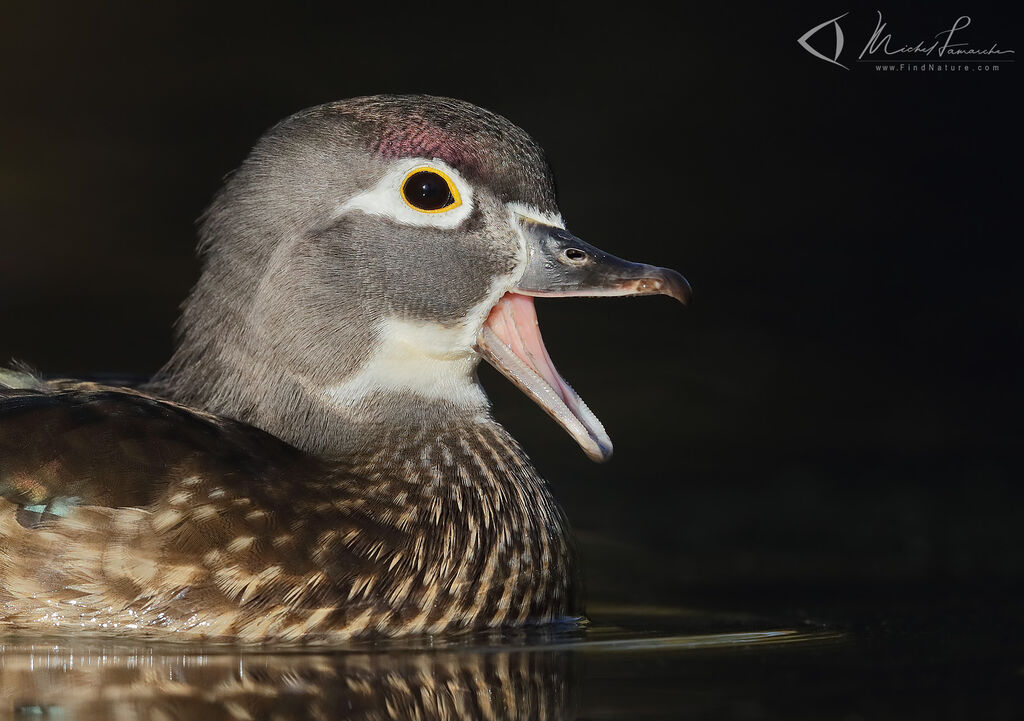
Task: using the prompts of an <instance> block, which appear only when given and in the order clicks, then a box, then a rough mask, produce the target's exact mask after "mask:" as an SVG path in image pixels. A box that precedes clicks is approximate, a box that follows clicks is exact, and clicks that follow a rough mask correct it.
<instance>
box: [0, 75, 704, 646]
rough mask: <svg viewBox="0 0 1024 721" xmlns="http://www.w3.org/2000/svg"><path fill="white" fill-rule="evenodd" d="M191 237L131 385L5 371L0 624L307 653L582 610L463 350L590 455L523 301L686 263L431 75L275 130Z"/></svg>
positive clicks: (631, 289) (607, 289)
mask: <svg viewBox="0 0 1024 721" xmlns="http://www.w3.org/2000/svg"><path fill="white" fill-rule="evenodd" d="M198 253H199V256H200V258H201V272H200V276H199V279H198V281H197V283H196V285H195V287H194V289H193V290H192V291H191V293H190V295H189V296H188V298H187V300H186V301H185V303H184V305H183V310H182V315H181V318H180V320H179V322H178V325H177V327H176V338H177V342H176V348H175V350H174V352H173V354H172V356H171V358H170V360H169V361H168V362H167V363H166V365H165V366H163V367H162V368H161V369H160V370H159V371H158V372H157V373H156V375H155V376H154V377H153V378H152V379H151V380H150V381H148V382H147V383H145V384H142V385H140V386H137V387H129V386H115V385H104V384H102V383H95V382H90V381H83V380H76V379H61V378H56V379H45V378H44V377H42V376H40V375H38V374H36V373H33V372H29V371H26V370H24V369H19V368H12V369H8V370H5V371H3V372H2V373H0V628H3V629H5V630H7V631H18V630H29V631H33V632H36V631H54V632H56V633H60V634H67V633H85V634H100V635H103V636H132V637H143V638H155V639H158V640H185V641H191V640H201V641H227V642H234V643H254V644H265V643H288V642H300V643H310V644H316V643H337V642H344V641H349V640H353V639H364V638H383V637H396V636H407V635H415V634H421V635H440V634H448V633H459V632H466V631H474V630H477V631H479V630H486V629H503V628H512V627H524V626H538V625H550V624H559V623H570V624H571V623H576V622H579V621H580V620H581V619H582V618H583V609H582V604H581V599H580V593H579V580H578V572H577V569H576V563H575V555H576V554H575V551H574V546H573V541H572V537H571V533H570V529H569V524H568V522H567V520H566V515H565V513H564V512H563V510H562V508H561V507H560V506H559V504H558V502H557V501H556V500H555V498H554V497H553V495H552V493H551V491H550V489H549V487H548V485H547V483H546V482H545V481H544V480H543V479H542V478H541V477H540V475H539V474H538V472H537V470H536V469H535V468H534V466H533V465H532V463H531V462H530V460H529V458H528V456H527V455H526V453H525V452H524V451H523V449H522V448H521V447H520V445H519V444H518V443H517V442H516V440H515V439H514V438H513V437H512V436H511V435H510V434H509V432H508V431H507V430H506V429H505V428H503V427H502V426H501V425H500V424H499V423H498V422H497V421H496V420H495V418H494V416H493V414H492V412H491V406H490V402H489V400H488V398H487V396H486V394H485V392H484V390H483V388H482V386H481V385H480V383H479V380H478V378H477V367H478V364H479V362H480V360H481V359H483V360H486V361H487V362H488V363H489V364H491V365H493V366H494V367H495V368H496V369H497V370H498V371H499V372H500V373H501V374H502V375H504V376H505V377H507V378H508V379H509V380H510V381H511V382H512V383H514V384H515V385H516V386H517V387H518V388H519V389H521V390H522V391H523V392H524V393H525V394H526V395H527V396H528V397H530V398H531V399H532V400H533V401H535V402H536V403H537V404H538V405H539V406H540V408H542V409H543V410H544V411H545V412H546V413H547V414H548V415H550V416H551V417H552V418H553V419H554V420H555V422H556V423H557V424H558V425H559V426H561V427H562V428H563V429H564V430H565V431H566V432H567V433H568V434H569V435H570V436H571V437H572V439H574V440H575V441H576V443H577V444H578V445H579V446H580V448H581V449H582V450H583V452H584V453H585V454H586V455H587V456H588V457H589V458H591V459H593V460H595V461H604V460H607V459H608V458H609V457H610V455H611V453H612V444H611V441H610V439H609V436H608V433H607V432H606V431H605V429H604V427H603V426H602V424H601V422H600V421H599V420H598V418H597V416H596V415H595V414H594V413H593V412H592V411H591V410H590V409H589V408H588V407H587V405H586V404H585V403H584V402H583V400H582V399H581V398H580V396H579V395H578V394H577V393H576V392H575V391H574V390H573V389H572V388H571V387H570V386H569V384H568V383H566V382H565V380H564V379H563V378H562V376H561V375H560V374H559V373H558V371H557V370H556V369H555V366H554V364H553V362H552V360H551V357H550V355H549V354H548V352H547V350H546V348H545V345H544V342H543V339H542V336H541V333H540V330H539V326H538V322H537V314H536V308H535V298H537V297H544V298H547V297H570V296H627V295H651V294H661V295H667V296H670V297H672V298H675V299H676V300H678V301H681V302H683V303H684V304H685V303H686V302H687V301H688V300H689V299H690V296H691V289H690V285H689V283H688V282H687V281H686V279H685V278H683V276H681V275H680V274H679V273H677V272H675V271H673V270H669V269H666V268H660V267H656V266H652V265H646V264H641V263H632V262H628V261H625V260H622V259H620V258H617V257H615V256H613V255H610V254H608V253H605V252H603V251H601V250H599V249H597V248H595V247H593V246H591V245H588V244H587V243H585V242H583V241H582V240H580V239H579V238H577V237H575V236H574V235H572V234H571V233H570V232H569V231H568V230H566V226H565V223H564V221H563V219H562V216H561V214H560V212H559V210H558V206H557V202H556V198H555V190H554V179H553V175H552V172H551V169H550V167H549V165H548V163H547V161H546V159H545V155H544V152H543V150H542V149H541V148H540V146H539V145H538V144H537V143H536V142H535V141H534V140H533V139H532V138H531V137H530V136H529V135H528V134H527V133H526V132H525V131H523V130H521V129H520V128H519V127H517V126H516V125H514V124H513V123H511V122H510V121H508V120H506V119H505V118H504V117H502V116H500V115H498V114H496V113H493V112H490V111H488V110H484V109H482V108H480V107H477V106H475V105H473V104H471V103H469V102H466V101H462V100H456V99H451V98H443V97H435V96H427V95H378V96H369V97H361V98H354V99H348V100H343V101H339V102H333V103H328V104H325V105H320V106H317V107H313V108H309V109H306V110H303V111H300V112H298V113H296V114H294V115H292V116H290V117H288V118H287V119H285V120H283V121H281V122H279V123H278V124H277V125H275V126H274V127H272V128H271V129H270V130H269V131H267V132H266V134H265V135H264V136H263V137H262V138H260V139H259V141H258V142H257V143H256V145H255V147H254V148H253V150H252V151H251V153H250V154H249V155H248V157H247V158H246V159H245V160H244V162H243V163H242V164H241V166H240V167H239V168H238V169H237V170H236V171H235V172H234V173H233V174H231V175H230V176H229V177H228V178H227V180H226V182H225V183H224V185H223V187H222V188H221V189H220V190H219V192H218V193H217V194H216V197H215V198H214V200H213V201H212V204H211V205H210V207H209V208H208V209H207V210H206V211H205V213H204V215H203V216H202V219H201V222H200V231H199V246H198Z"/></svg>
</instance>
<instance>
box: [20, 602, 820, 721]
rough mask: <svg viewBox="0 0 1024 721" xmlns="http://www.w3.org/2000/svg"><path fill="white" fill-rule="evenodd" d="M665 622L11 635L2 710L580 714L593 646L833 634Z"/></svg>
mask: <svg viewBox="0 0 1024 721" xmlns="http://www.w3.org/2000/svg"><path fill="white" fill-rule="evenodd" d="M650 620H651V619H647V622H648V623H649V622H650ZM658 620H659V621H662V622H664V621H665V619H663V618H661V619H658ZM677 620H678V619H677ZM669 626H672V624H668V625H665V624H664V623H663V625H662V630H661V631H660V632H655V631H651V630H649V629H650V628H651V626H648V627H647V629H648V630H643V631H638V630H637V629H636V628H624V627H622V626H616V625H610V624H606V625H596V626H592V627H590V628H588V629H585V630H573V631H546V632H539V631H534V632H531V633H526V634H519V635H516V636H509V635H503V636H493V635H491V636H487V637H480V636H476V637H462V638H454V639H450V640H448V641H445V642H440V641H429V640H426V641H420V642H408V641H406V642H401V643H397V642H396V643H391V644H386V645H380V644H378V645H375V646H372V647H363V648H349V649H345V650H331V651H323V650H316V651H307V650H302V649H291V650H287V649H286V650H281V651H275V652H267V651H259V650H253V649H249V650H245V649H237V648H231V647H208V648H196V647H194V646H175V645H150V646H144V647H139V646H130V645H117V644H110V643H105V642H103V641H101V640H97V641H67V640H65V639H60V640H55V641H53V642H50V643H34V644H29V643H23V642H18V641H16V640H11V641H9V642H8V643H6V644H0V695H2V698H3V709H2V711H0V717H3V718H6V717H13V718H16V719H61V720H62V721H70V720H72V719H80V720H83V721H94V720H95V721H108V720H113V719H116V720H117V721H133V720H135V719H161V720H166V721H170V720H172V719H190V720H198V719H203V720H206V719H209V720H211V721H213V720H217V719H232V720H235V719H280V720H282V721H283V720H284V719H337V718H345V719H419V720H421V721H432V720H434V719H437V720H443V719H493V720H495V721H498V720H501V721H504V720H506V719H535V720H537V719H551V720H552V721H555V720H563V719H573V718H575V717H576V714H577V710H578V706H579V703H578V698H579V696H580V694H579V688H578V687H579V677H580V660H581V659H584V658H587V657H588V656H590V657H598V656H599V657H602V658H606V657H608V656H609V655H613V656H616V657H618V656H621V657H622V661H623V663H626V664H629V663H631V662H632V661H631V660H630V659H635V658H636V654H637V653H638V652H640V653H647V654H655V655H658V656H661V655H663V654H668V653H674V652H688V651H696V650H698V649H707V648H717V649H729V648H735V647H747V646H750V645H759V646H760V645H774V644H789V643H792V642H795V641H803V642H807V641H813V640H821V639H822V638H824V637H825V636H828V635H829V634H822V633H820V632H815V633H809V632H805V631H796V630H792V629H764V628H762V629H756V628H742V627H737V625H736V624H735V623H733V626H732V628H731V629H730V630H728V631H726V630H724V629H718V628H707V627H705V628H703V629H702V630H701V632H693V629H686V628H680V627H675V628H669ZM833 636H834V634H833ZM8 715H9V716H8Z"/></svg>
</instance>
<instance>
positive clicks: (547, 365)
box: [477, 218, 692, 462]
mask: <svg viewBox="0 0 1024 721" xmlns="http://www.w3.org/2000/svg"><path fill="white" fill-rule="evenodd" d="M519 222H520V223H522V226H523V230H524V235H525V236H526V238H527V246H528V249H529V261H528V263H527V266H526V272H525V273H524V274H523V277H522V279H521V280H520V281H519V282H518V283H517V284H516V287H515V288H514V289H513V290H512V291H510V292H508V293H506V294H505V295H504V296H502V298H501V300H499V301H498V303H497V304H496V305H495V306H494V308H492V309H491V313H490V315H489V316H488V317H487V320H486V321H485V322H484V325H483V327H482V328H481V329H480V335H479V337H478V338H477V348H478V349H479V351H480V353H481V354H482V355H483V357H484V358H486V359H487V361H488V362H489V363H490V364H491V365H492V366H494V367H495V368H497V369H498V370H499V371H500V372H501V373H502V375H504V376H505V377H506V378H508V379H509V380H510V381H512V382H513V383H514V384H516V385H517V386H518V387H519V389H520V390H522V391H523V392H524V393H526V395H528V396H529V397H530V398H532V399H533V400H534V401H535V402H536V403H537V404H538V405H539V406H540V407H541V408H543V409H544V410H545V411H546V412H547V413H548V415H550V416H551V417H552V418H554V419H555V421H557V422H558V424H559V425H560V426H562V428H564V429H565V430H566V431H567V432H568V433H569V435H570V436H572V437H573V438H574V439H575V440H576V442H577V443H579V444H580V447H581V448H582V449H583V452H584V453H586V454H587V456H588V457H589V458H590V459H591V460H594V461H599V462H600V461H606V460H608V459H609V458H611V455H612V441H611V439H610V438H609V437H608V433H607V432H606V431H605V429H604V426H603V425H601V421H599V420H598V419H597V416H595V415H594V414H593V412H591V410H590V409H589V408H588V407H587V404H586V403H584V402H583V399H581V398H580V397H579V395H578V394H577V393H576V391H574V390H573V389H572V388H571V387H570V386H569V384H568V383H566V382H565V380H564V379H563V378H562V376H561V375H559V373H558V371H557V370H555V365H554V363H552V362H551V356H549V355H548V351H547V349H546V348H545V347H544V339H543V338H542V337H541V334H540V328H539V327H538V325H537V310H536V308H535V307H534V304H533V298H532V297H531V296H555V297H566V296H612V295H654V294H660V295H669V296H672V297H673V298H675V299H676V300H678V301H679V302H680V303H683V304H684V305H685V304H686V303H688V302H689V300H690V296H691V293H692V291H691V290H690V284H689V283H687V282H686V278H684V277H683V276H681V275H680V274H679V273H677V272H675V271H674V270H669V269H667V268H658V267H656V266H653V265H644V264H642V263H630V262H629V261H626V260H622V259H621V258H616V257H615V256H614V255H609V254H608V253H605V252H604V251H601V250H598V249H597V248H595V247H594V246H592V245H588V244H587V243H584V242H583V241H582V240H580V239H579V238H577V237H576V236H574V235H572V234H571V233H569V232H568V231H565V230H562V229H561V228H555V227H553V226H550V225H545V224H543V223H538V222H536V221H533V220H529V219H525V218H524V219H521V220H520V221H519Z"/></svg>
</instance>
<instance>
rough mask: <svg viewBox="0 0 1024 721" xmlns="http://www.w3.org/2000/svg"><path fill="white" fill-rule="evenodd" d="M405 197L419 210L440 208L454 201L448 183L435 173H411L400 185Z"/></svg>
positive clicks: (423, 171)
mask: <svg viewBox="0 0 1024 721" xmlns="http://www.w3.org/2000/svg"><path fill="white" fill-rule="evenodd" d="M402 192H403V193H405V199H406V200H408V201H409V202H410V203H412V204H413V205H414V206H415V207H417V208H419V209H420V210H441V208H446V207H448V206H449V205H451V204H452V203H454V202H455V198H453V197H452V191H451V190H450V189H449V188H448V183H447V182H445V179H444V178H442V177H441V176H440V175H438V174H437V173H431V172H430V171H429V170H421V171H420V172H418V173H413V174H412V175H410V176H409V179H408V180H406V181H405V185H404V186H403V187H402Z"/></svg>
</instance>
